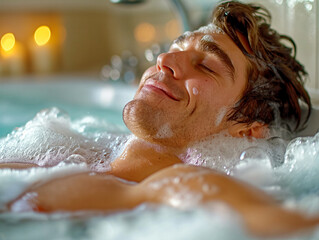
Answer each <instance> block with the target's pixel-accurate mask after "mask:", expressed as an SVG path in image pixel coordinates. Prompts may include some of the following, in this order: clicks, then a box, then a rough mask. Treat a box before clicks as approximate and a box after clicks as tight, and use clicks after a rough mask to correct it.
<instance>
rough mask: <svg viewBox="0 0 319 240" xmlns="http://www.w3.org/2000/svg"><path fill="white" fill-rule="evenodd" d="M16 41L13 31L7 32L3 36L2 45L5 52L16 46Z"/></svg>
mask: <svg viewBox="0 0 319 240" xmlns="http://www.w3.org/2000/svg"><path fill="white" fill-rule="evenodd" d="M15 43H16V39H15V37H14V35H13V33H6V34H5V35H3V37H2V38H1V47H2V49H3V50H4V51H5V52H9V51H11V50H12V49H13V48H14V45H15Z"/></svg>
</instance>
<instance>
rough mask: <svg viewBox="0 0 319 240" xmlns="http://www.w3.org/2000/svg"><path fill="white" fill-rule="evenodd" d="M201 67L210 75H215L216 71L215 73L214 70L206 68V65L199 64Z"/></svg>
mask: <svg viewBox="0 0 319 240" xmlns="http://www.w3.org/2000/svg"><path fill="white" fill-rule="evenodd" d="M199 66H200V67H201V68H204V69H205V70H206V71H208V72H210V73H215V71H213V70H212V69H210V68H209V67H207V66H205V65H204V64H199Z"/></svg>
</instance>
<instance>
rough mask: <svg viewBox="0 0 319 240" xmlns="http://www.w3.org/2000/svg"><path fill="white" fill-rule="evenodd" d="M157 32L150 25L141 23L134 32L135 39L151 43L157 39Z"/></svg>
mask: <svg viewBox="0 0 319 240" xmlns="http://www.w3.org/2000/svg"><path fill="white" fill-rule="evenodd" d="M155 34H156V30H155V27H154V26H153V25H152V24H150V23H140V24H139V25H137V26H136V28H135V30H134V36H135V39H136V40H137V41H138V42H143V43H146V42H151V41H153V40H154V39H155Z"/></svg>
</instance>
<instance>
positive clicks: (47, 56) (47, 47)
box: [31, 26, 55, 74]
mask: <svg viewBox="0 0 319 240" xmlns="http://www.w3.org/2000/svg"><path fill="white" fill-rule="evenodd" d="M50 38H51V30H50V28H49V27H47V26H41V27H39V28H37V30H36V31H35V33H34V41H33V43H32V46H31V61H32V69H33V71H34V72H35V73H40V74H48V73H51V72H52V71H53V70H54V67H55V54H54V47H53V46H52V44H50V42H49V41H50Z"/></svg>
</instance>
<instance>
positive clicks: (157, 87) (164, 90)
mask: <svg viewBox="0 0 319 240" xmlns="http://www.w3.org/2000/svg"><path fill="white" fill-rule="evenodd" d="M143 89H145V90H148V91H153V92H157V93H160V94H164V95H165V96H167V97H169V98H170V99H172V100H174V101H180V100H179V99H178V98H177V97H175V96H174V94H173V93H171V92H170V91H169V90H168V89H167V88H166V87H165V86H162V85H161V84H153V83H146V84H145V85H144V86H143Z"/></svg>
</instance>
